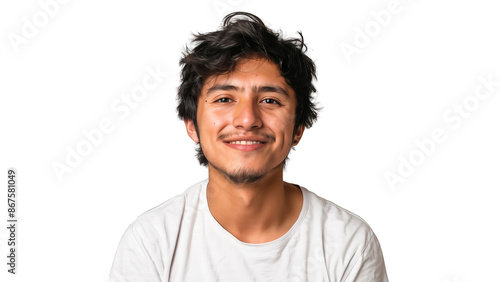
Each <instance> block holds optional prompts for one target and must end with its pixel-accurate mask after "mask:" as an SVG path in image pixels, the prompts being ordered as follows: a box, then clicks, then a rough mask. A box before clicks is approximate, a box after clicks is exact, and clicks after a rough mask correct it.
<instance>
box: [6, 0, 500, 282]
mask: <svg viewBox="0 0 500 282" xmlns="http://www.w3.org/2000/svg"><path fill="white" fill-rule="evenodd" d="M46 2H48V0H41V1H40V3H46ZM328 2H329V4H325V3H327V1H308V2H307V3H306V2H305V1H291V0H287V1H247V0H217V1H212V0H208V1H159V0H158V1H157V0H142V1H117V0H116V1H95V0H93V1H90V0H87V1H77V0H74V1H68V3H66V4H58V6H57V7H58V9H55V7H54V6H52V7H51V9H52V10H51V11H52V15H51V16H48V17H47V18H46V19H47V21H46V22H45V23H44V22H43V21H44V16H43V15H42V14H40V13H46V12H44V10H43V9H42V6H41V5H40V4H39V2H37V1H2V3H1V4H0V29H1V30H0V34H1V35H2V37H1V38H2V39H1V40H0V93H1V100H0V126H1V127H0V132H1V133H0V134H1V138H0V143H1V147H0V168H1V170H2V171H1V172H0V174H2V175H4V176H2V177H1V179H4V180H3V181H4V183H5V184H2V185H1V187H3V188H2V189H1V191H3V192H1V193H0V203H1V204H0V207H1V212H0V215H1V216H0V217H1V218H5V219H2V221H4V223H2V224H1V225H2V226H4V224H5V225H6V216H7V211H6V210H7V205H6V202H7V199H6V198H7V193H6V186H7V184H6V182H7V180H6V175H7V168H9V167H15V168H16V169H17V170H18V183H19V184H18V198H17V200H18V213H17V216H18V218H19V222H18V236H17V239H18V245H19V247H18V253H17V256H18V265H17V272H18V275H17V276H14V275H10V274H7V266H6V264H5V263H6V256H7V243H6V239H7V237H8V236H9V234H8V233H7V230H6V228H4V227H2V228H1V229H0V230H1V231H0V237H1V242H0V243H1V245H0V253H1V257H2V259H0V262H2V263H1V265H2V266H1V267H0V280H1V281H52V282H57V281H72V282H76V281H86V282H87V281H106V280H107V276H108V272H109V269H110V266H111V263H112V260H113V256H114V252H115V250H116V247H117V244H118V241H119V239H120V237H121V235H122V234H123V232H124V230H125V229H126V227H127V226H128V224H130V223H131V222H132V221H133V220H134V219H135V218H136V216H138V215H139V214H141V213H143V212H144V211H146V210H148V209H150V208H152V207H154V206H156V205H158V204H160V203H161V202H163V201H165V200H167V199H169V198H171V197H173V196H175V195H177V194H179V193H181V192H182V191H184V189H185V188H187V187H188V186H190V185H191V184H193V183H195V182H197V181H199V180H202V179H204V178H206V177H207V172H206V169H205V168H203V167H200V166H199V165H198V163H197V161H196V159H195V157H194V144H193V142H192V141H191V140H190V139H189V138H188V136H187V135H186V133H185V129H184V124H183V123H182V122H181V121H180V120H178V119H177V117H176V113H175V107H176V100H175V95H176V87H177V85H178V81H179V75H178V74H179V67H178V60H179V58H180V55H181V51H182V49H183V47H184V46H185V44H186V43H187V42H188V40H189V39H190V38H192V36H191V33H192V32H204V31H211V30H215V29H216V28H218V27H219V25H220V22H221V20H222V17H223V15H225V14H226V13H227V12H230V11H234V10H243V11H248V12H252V13H255V14H256V15H257V16H259V17H260V18H262V19H263V20H264V21H265V22H266V23H267V24H268V25H269V26H270V27H272V28H273V29H282V30H283V32H284V34H285V35H286V36H296V33H295V32H296V31H298V30H301V31H302V32H303V34H304V37H305V40H306V42H307V43H308V45H309V55H310V57H311V58H312V59H313V60H314V61H315V62H316V64H317V68H318V82H317V89H318V93H317V101H318V103H319V105H320V106H321V107H322V108H323V109H322V111H321V113H320V118H319V120H318V122H317V123H316V124H315V125H314V126H313V127H312V128H311V129H310V130H307V131H306V133H305V135H304V137H303V139H302V141H301V143H300V145H299V146H298V147H297V150H296V151H293V152H292V153H291V156H290V157H291V161H290V162H289V164H288V167H287V171H286V177H285V178H286V180H288V181H290V182H294V183H298V184H301V185H302V186H305V187H307V188H309V189H310V190H312V191H313V192H315V193H316V194H318V195H320V196H322V197H324V198H327V199H329V200H331V201H333V202H335V203H337V204H338V205H340V206H342V207H344V208H346V209H348V210H351V211H353V212H355V213H356V214H358V215H360V216H361V217H363V218H364V219H365V220H366V221H367V222H368V223H369V224H370V225H371V227H372V228H373V229H374V231H375V232H376V234H377V236H378V238H379V240H380V242H381V245H382V248H383V251H384V255H385V260H386V265H387V271H388V274H389V278H390V280H391V281H395V282H399V281H403V282H422V281H436V282H438V281H439V282H445V281H448V282H466V281H471V282H472V281H500V274H498V270H497V269H498V266H499V265H500V259H499V256H498V254H499V252H500V243H499V240H498V238H500V228H499V217H498V215H500V205H499V204H498V199H499V197H498V189H499V188H500V179H499V177H498V176H499V169H500V161H499V159H500V149H499V145H498V144H500V134H499V129H500V126H499V125H500V111H499V106H500V97H498V96H499V95H500V87H499V86H496V87H494V88H493V89H492V94H491V95H490V96H489V97H487V98H485V99H483V100H477V99H476V100H474V99H475V98H474V96H473V95H474V91H475V89H476V87H478V85H481V83H480V80H479V78H478V77H479V76H482V77H484V78H487V77H488V76H491V77H492V78H491V80H493V81H500V69H499V67H500V55H499V54H500V52H498V50H500V37H499V33H498V27H499V26H500V17H499V16H498V11H499V9H498V8H499V7H498V5H497V4H495V1H486V0H481V1H478V0H476V1H429V0H421V1H417V0H414V1H409V0H401V1H400V2H395V3H396V4H394V5H396V6H397V7H398V8H397V9H396V10H397V12H396V13H393V14H391V18H390V19H388V18H387V17H386V18H385V20H386V21H385V22H384V25H385V26H381V25H380V24H378V23H376V21H375V16H374V14H380V13H381V12H380V11H381V10H387V9H388V8H387V7H388V5H389V3H390V1H388V0H377V1H361V0H358V1H336V2H331V1H328ZM330 2H331V3H330ZM55 3H57V2H55ZM398 3H399V4H398ZM219 10H220V11H219ZM34 17H35V19H34ZM23 18H26V19H27V21H29V22H31V23H34V22H35V23H36V24H37V25H39V27H36V26H35V27H36V29H37V30H36V31H33V30H31V33H27V35H28V36H24V35H23V29H24V31H25V32H26V30H27V29H28V28H27V27H26V25H28V24H27V23H26V21H24V20H23ZM377 27H378V28H379V30H378V29H377ZM366 28H368V29H369V32H371V33H370V34H371V35H370V36H369V37H368V41H367V40H366V38H365V42H364V45H365V46H362V45H363V44H361V43H360V42H362V40H361V39H360V38H359V37H360V36H361V35H360V32H359V30H361V31H362V32H363V33H364V32H366V31H365V30H366ZM16 36H17V37H16ZM19 37H22V38H24V41H22V42H21V43H19ZM28 37H30V38H28ZM12 38H16V39H17V41H16V40H14V41H15V42H18V44H17V45H16V44H15V43H13V42H12V40H13V39H12ZM356 38H357V39H358V42H357V43H358V45H357V46H358V47H360V48H358V47H356ZM343 42H344V43H343ZM342 44H349V45H351V46H352V47H353V48H358V49H357V53H354V54H352V55H350V56H346V55H345V54H344V52H343V51H342V49H341V45H342ZM147 67H150V68H153V69H154V68H160V70H161V71H164V72H169V74H170V75H169V76H168V77H167V78H164V79H163V80H162V83H161V84H159V85H158V87H157V88H156V89H155V90H154V91H150V92H148V94H147V96H145V99H144V100H143V101H140V102H138V103H137V105H136V108H134V109H132V110H131V112H130V115H129V116H127V117H126V118H123V116H121V115H120V114H119V113H117V112H116V111H113V110H112V109H111V105H112V104H113V103H114V101H115V100H117V99H118V101H119V99H120V96H121V95H125V96H130V95H131V91H132V89H134V87H136V86H140V85H141V84H142V80H143V79H144V78H145V77H146V76H147V75H148V72H147V71H146V68H147ZM482 91H483V92H484V93H487V92H486V91H485V89H484V88H483V90H482ZM464 99H465V100H466V101H469V103H470V105H469V106H468V107H469V109H471V108H473V110H470V111H467V112H466V113H465V114H468V118H462V120H461V121H462V123H461V124H460V125H458V124H457V122H456V121H455V122H450V121H448V122H446V121H445V120H444V119H443V114H445V113H446V112H447V111H448V110H449V109H453V106H454V105H455V104H457V105H459V104H462V103H463V102H464ZM474 101H476V102H477V103H476V104H474ZM453 115H454V117H455V118H457V117H459V116H458V115H457V114H453ZM104 119H109V120H111V121H112V122H113V126H114V127H113V128H114V129H113V131H112V132H111V133H106V134H104V135H103V138H102V142H101V143H100V144H98V145H95V146H93V147H92V148H91V152H90V153H89V154H88V155H87V156H84V157H83V158H82V160H81V161H80V164H78V165H76V166H74V167H68V168H70V169H71V172H66V173H64V174H63V175H62V181H59V179H58V177H57V175H56V173H55V172H54V169H53V167H52V164H53V163H54V162H57V163H59V164H66V157H67V155H68V148H73V149H75V148H76V147H77V146H78V144H79V143H81V142H85V141H84V140H86V137H85V136H84V134H83V131H84V130H87V131H91V130H95V129H96V128H98V127H99V123H100V122H101V121H102V120H104ZM453 125H454V126H455V127H456V128H453V127H452V126H453ZM435 129H441V130H443V132H444V135H445V137H446V140H445V141H444V142H442V143H439V144H437V145H436V147H435V148H434V150H432V152H430V153H429V154H428V155H426V156H424V155H422V153H420V156H421V157H422V156H424V159H420V163H421V164H420V165H418V166H416V167H415V168H414V171H413V173H411V175H406V176H405V177H403V178H402V179H404V183H397V185H395V186H394V187H393V188H391V187H390V185H388V183H387V181H386V179H385V177H384V174H385V173H386V172H388V171H389V172H392V173H394V174H395V175H397V174H398V171H397V169H398V166H400V162H402V161H401V159H406V160H408V158H409V157H410V156H414V157H415V159H414V162H415V161H418V158H417V157H418V154H419V153H418V150H419V149H418V147H417V145H416V144H415V141H416V140H423V139H426V138H431V137H432V132H433V130H435ZM429 148H430V147H429ZM412 154H413V155H412Z"/></svg>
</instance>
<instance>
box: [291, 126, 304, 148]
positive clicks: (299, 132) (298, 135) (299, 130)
mask: <svg viewBox="0 0 500 282" xmlns="http://www.w3.org/2000/svg"><path fill="white" fill-rule="evenodd" d="M305 129H306V126H305V125H303V124H301V125H299V127H297V130H296V131H295V135H294V136H293V141H292V146H297V145H299V142H300V139H301V138H302V134H304V130H305Z"/></svg>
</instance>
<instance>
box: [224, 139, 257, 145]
mask: <svg viewBox="0 0 500 282" xmlns="http://www.w3.org/2000/svg"><path fill="white" fill-rule="evenodd" d="M229 144H236V145H252V144H262V142H259V141H245V140H243V141H232V142H229Z"/></svg>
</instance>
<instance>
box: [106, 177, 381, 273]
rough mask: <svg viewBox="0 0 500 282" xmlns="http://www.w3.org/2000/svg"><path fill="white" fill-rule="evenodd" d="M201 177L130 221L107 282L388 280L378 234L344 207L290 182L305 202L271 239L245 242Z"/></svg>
mask: <svg viewBox="0 0 500 282" xmlns="http://www.w3.org/2000/svg"><path fill="white" fill-rule="evenodd" d="M207 183H208V181H203V182H200V183H197V184H195V185H193V186H192V187H191V188H189V189H187V190H186V191H185V192H184V193H183V194H181V195H178V196H176V197H174V198H172V199H170V200H168V201H166V202H165V203H163V204H161V205H159V206H157V207H155V208H153V209H151V210H149V211H148V212H146V213H144V214H143V215H141V216H139V217H138V218H137V220H136V221H134V222H133V223H132V224H131V225H130V226H129V228H128V229H127V231H126V232H125V234H124V235H123V237H122V240H121V242H120V246H119V248H118V251H117V253H116V257H115V261H114V264H113V268H112V270H111V281H112V282H118V281H141V282H167V281H314V282H316V281H345V282H347V281H367V282H385V281H387V275H386V272H385V267H384V260H383V256H382V252H381V249H380V245H379V243H378V240H377V237H376V236H375V234H374V233H373V232H372V230H371V229H370V227H369V226H368V225H367V224H366V223H365V222H364V221H363V220H362V219H361V218H359V217H358V216H356V215H354V214H352V213H350V212H349V211H346V210H345V209H343V208H341V207H339V206H337V205H335V204H334V203H332V202H330V201H328V200H325V199H323V198H321V197H319V196H317V195H316V194H314V193H312V192H310V191H309V190H308V189H306V188H304V187H300V188H299V187H296V186H294V187H295V188H294V189H296V190H298V191H299V192H301V193H302V195H303V197H302V198H303V204H302V209H301V211H300V214H299V217H298V219H297V220H296V221H295V223H294V224H293V226H292V227H291V228H290V229H289V230H288V232H287V233H285V234H284V235H283V236H281V237H279V238H277V239H275V240H272V241H270V242H265V243H256V244H253V243H246V242H243V241H241V240H239V239H238V238H236V237H235V236H234V235H232V234H231V233H229V232H228V231H227V230H226V229H224V228H223V227H222V226H221V225H220V224H219V223H218V222H217V220H216V219H215V218H214V217H213V216H212V214H211V213H210V210H209V208H208V204H207V193H206V189H207ZM211 197H214V195H211Z"/></svg>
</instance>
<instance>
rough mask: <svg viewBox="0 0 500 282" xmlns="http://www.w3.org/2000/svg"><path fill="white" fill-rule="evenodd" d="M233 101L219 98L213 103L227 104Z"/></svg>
mask: <svg viewBox="0 0 500 282" xmlns="http://www.w3.org/2000/svg"><path fill="white" fill-rule="evenodd" d="M232 101H233V100H231V99H230V98H227V97H224V98H220V99H218V100H216V101H215V102H216V103H229V102H232Z"/></svg>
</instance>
